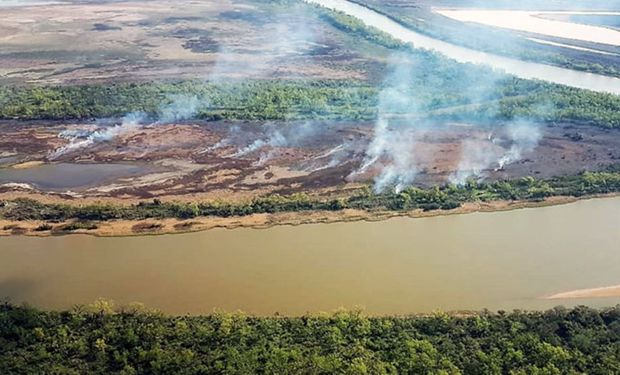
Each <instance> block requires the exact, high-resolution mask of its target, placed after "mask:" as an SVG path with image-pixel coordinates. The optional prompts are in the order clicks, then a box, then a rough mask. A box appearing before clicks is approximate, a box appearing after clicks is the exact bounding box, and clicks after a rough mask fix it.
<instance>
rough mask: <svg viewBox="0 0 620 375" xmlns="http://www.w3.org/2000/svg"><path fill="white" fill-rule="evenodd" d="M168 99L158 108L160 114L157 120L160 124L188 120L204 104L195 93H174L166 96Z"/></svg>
mask: <svg viewBox="0 0 620 375" xmlns="http://www.w3.org/2000/svg"><path fill="white" fill-rule="evenodd" d="M168 100H169V101H170V103H168V104H166V105H164V106H163V107H162V108H161V109H160V113H161V114H160V117H159V121H157V122H158V123H160V124H170V123H174V122H178V121H184V120H189V119H191V118H194V117H195V116H196V114H197V113H198V110H199V109H200V107H204V106H205V103H201V101H200V100H199V99H198V97H197V96H195V95H182V94H175V95H170V96H168Z"/></svg>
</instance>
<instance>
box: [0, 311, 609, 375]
mask: <svg viewBox="0 0 620 375" xmlns="http://www.w3.org/2000/svg"><path fill="white" fill-rule="evenodd" d="M619 372H620V307H614V308H607V309H601V310H595V309H591V308H587V307H577V308H574V309H565V308H559V307H558V308H555V309H553V310H549V311H545V312H522V311H514V312H512V313H506V312H503V311H500V312H498V313H490V312H488V311H485V312H480V313H468V314H460V315H450V314H445V313H435V314H432V315H429V316H402V317H366V316H364V315H363V314H362V313H360V312H359V311H339V312H336V313H333V314H317V315H305V316H301V317H277V316H275V317H252V316H246V315H244V314H242V313H236V314H228V313H217V314H214V315H209V316H166V315H163V314H161V313H157V312H153V311H148V310H146V309H144V308H143V307H140V306H138V305H134V306H133V307H124V308H120V309H116V308H114V307H113V305H112V304H111V303H109V302H106V301H98V302H97V303H95V304H93V305H90V306H77V307H76V308H74V309H72V310H70V311H61V312H48V311H40V310H37V309H34V308H31V307H25V306H21V307H18V306H15V305H12V304H9V303H5V304H3V305H0V373H3V374H33V373H46V374H125V375H128V374H172V373H176V374H352V375H353V374H359V375H362V374H585V373H587V374H593V375H594V374H601V375H602V374H616V373H619Z"/></svg>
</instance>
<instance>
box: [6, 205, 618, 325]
mask: <svg viewBox="0 0 620 375" xmlns="http://www.w3.org/2000/svg"><path fill="white" fill-rule="evenodd" d="M619 244H620V197H618V198H606V199H595V200H585V201H579V202H577V203H573V204H568V205H563V206H554V207H544V208H536V209H522V210H516V211H509V212H495V213H474V214H467V215H453V216H440V217H433V218H423V219H422V218H421V219H410V218H396V219H392V220H388V221H383V222H355V223H340V224H318V225H303V226H298V227H289V226H280V227H274V228H271V229H264V230H256V229H235V230H225V229H221V230H211V231H206V232H200V233H192V234H182V235H163V236H145V237H125V238H97V237H89V236H82V235H72V236H65V237H49V238H32V237H4V238H0V298H2V297H8V298H9V299H10V300H11V301H14V302H24V301H25V302H28V303H31V304H34V305H36V306H40V307H44V308H54V309H60V308H68V307H71V306H72V305H74V304H77V303H82V304H84V303H89V302H92V301H94V300H95V299H97V298H99V297H101V298H106V299H111V300H114V301H116V302H117V303H119V304H127V303H130V302H134V301H138V302H142V303H145V304H146V305H147V306H150V307H152V308H158V309H161V310H162V311H164V312H168V313H174V314H185V313H190V314H200V313H210V312H212V311H213V310H214V309H221V310H226V311H235V310H238V309H240V310H243V311H246V312H248V313H252V314H259V315H267V314H273V313H275V312H279V313H282V314H292V315H297V314H303V313H305V312H308V311H310V312H317V311H332V310H334V309H337V308H339V307H345V308H354V307H356V306H359V307H363V308H365V310H366V311H367V312H368V313H369V314H406V313H428V312H432V311H435V310H438V309H441V310H444V311H450V310H464V309H473V310H479V309H483V308H489V309H492V310H497V309H506V310H510V309H515V308H520V309H545V308H551V307H553V306H556V305H560V304H563V305H567V306H570V305H574V304H588V305H591V306H608V305H615V304H618V303H620V298H616V297H612V298H599V299H578V300H571V299H559V300H546V299H542V298H541V297H544V296H550V295H553V294H556V293H563V292H568V291H572V290H577V289H587V288H598V287H607V286H614V285H618V284H620V245H619Z"/></svg>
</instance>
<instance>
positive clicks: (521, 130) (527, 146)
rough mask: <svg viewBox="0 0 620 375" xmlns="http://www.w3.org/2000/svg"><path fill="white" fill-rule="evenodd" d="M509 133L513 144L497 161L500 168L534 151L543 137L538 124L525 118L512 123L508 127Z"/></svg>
mask: <svg viewBox="0 0 620 375" xmlns="http://www.w3.org/2000/svg"><path fill="white" fill-rule="evenodd" d="M507 133H508V137H509V140H510V141H511V143H512V145H511V146H510V149H509V150H508V151H507V152H506V153H505V154H504V155H503V156H502V157H501V158H500V159H499V160H498V161H497V163H498V167H499V169H503V168H504V167H505V166H506V165H508V164H511V163H514V162H515V161H517V160H519V159H521V156H522V155H523V154H524V153H526V152H531V151H533V150H534V149H535V148H536V146H538V142H540V140H541V138H542V133H541V131H540V129H539V128H538V126H536V125H534V124H532V123H529V122H525V121H524V120H521V121H518V122H515V123H513V124H511V125H510V126H509V127H508V131H507Z"/></svg>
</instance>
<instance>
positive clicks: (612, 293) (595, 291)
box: [545, 285, 620, 299]
mask: <svg viewBox="0 0 620 375" xmlns="http://www.w3.org/2000/svg"><path fill="white" fill-rule="evenodd" d="M607 297H620V285H615V286H607V287H602V288H591V289H578V290H572V291H570V292H563V293H558V294H554V295H552V296H549V297H545V299H578V298H607Z"/></svg>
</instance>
